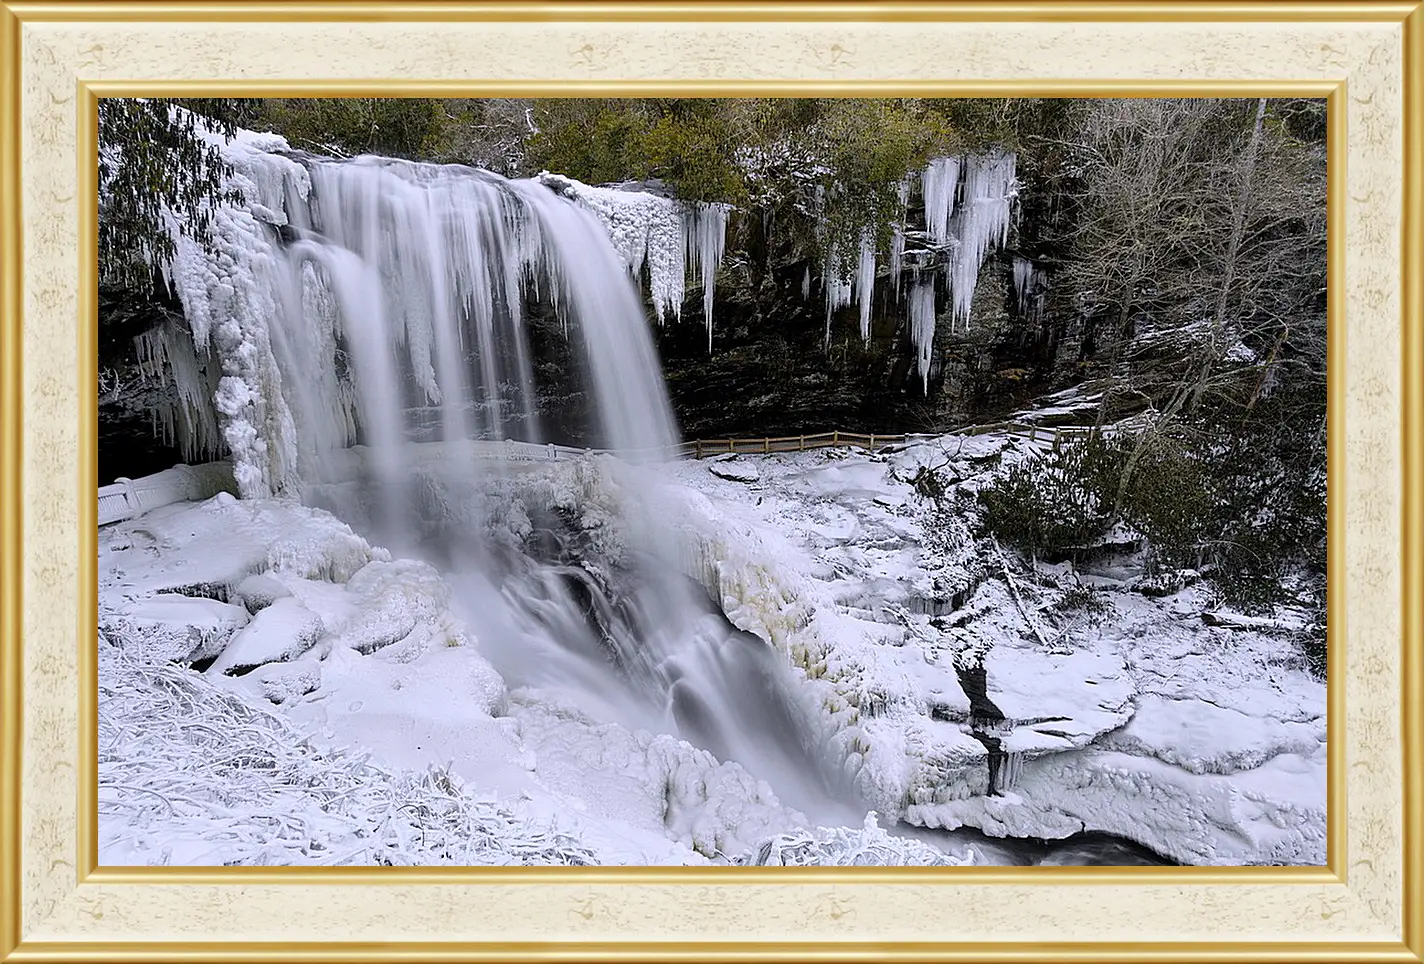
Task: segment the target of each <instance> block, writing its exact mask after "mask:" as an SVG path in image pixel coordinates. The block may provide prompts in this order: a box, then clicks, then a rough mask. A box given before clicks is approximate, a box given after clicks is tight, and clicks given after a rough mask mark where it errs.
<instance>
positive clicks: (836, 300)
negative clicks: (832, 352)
mask: <svg viewBox="0 0 1425 964" xmlns="http://www.w3.org/2000/svg"><path fill="white" fill-rule="evenodd" d="M845 274H846V268H845V265H844V263H843V261H842V258H841V255H840V253H839V252H837V251H836V250H835V249H833V250H831V251H830V252H828V253H827V256H826V273H825V274H824V275H823V277H822V288H823V289H824V290H825V292H826V335H825V343H826V344H827V345H830V344H831V316H832V315H834V314H835V313H836V311H837V310H838V309H840V308H844V307H846V306H847V305H849V304H851V298H852V296H853V294H854V291H853V288H854V285H853V284H852V282H851V281H850V280H849V279H848V280H842V279H843V277H844V276H845Z"/></svg>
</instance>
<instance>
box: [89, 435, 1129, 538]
mask: <svg viewBox="0 0 1425 964" xmlns="http://www.w3.org/2000/svg"><path fill="white" fill-rule="evenodd" d="M1144 423H1145V419H1144V418H1143V417H1137V418H1133V419H1129V420H1127V421H1124V422H1118V423H1116V424H1114V425H1106V426H1103V427H1102V428H1100V429H1094V428H1093V427H1091V426H1079V425H1036V424H1034V423H1032V422H995V423H992V424H989V425H972V426H967V427H964V428H960V429H956V430H954V431H950V432H941V433H938V434H934V435H925V434H920V435H880V434H875V435H868V434H863V433H860V432H818V433H816V434H813V435H784V436H781V437H779V438H757V439H750V438H726V439H694V440H692V441H688V442H681V443H679V444H678V445H677V446H676V447H675V448H674V449H673V450H671V451H664V450H648V451H641V452H632V453H629V452H625V453H622V454H623V455H624V456H631V457H638V456H640V455H642V456H647V457H650V458H667V457H673V458H693V459H703V458H709V457H711V456H715V455H726V454H729V453H732V454H736V455H772V454H775V453H778V452H810V451H814V450H816V449H825V448H860V449H868V450H871V451H875V450H877V449H883V448H886V447H888V446H892V445H908V444H910V443H912V442H923V441H929V440H931V439H937V438H943V437H944V436H947V435H961V436H975V435H992V434H995V433H1000V434H1005V435H1012V436H1014V437H1016V438H1020V439H1024V440H1026V441H1028V442H1029V443H1031V444H1033V445H1036V446H1039V447H1041V448H1053V449H1058V447H1059V446H1060V444H1061V443H1062V442H1064V441H1065V440H1066V439H1073V438H1086V437H1087V436H1089V435H1092V434H1093V433H1094V432H1095V431H1099V432H1102V433H1103V434H1105V435H1116V434H1119V433H1121V432H1125V431H1127V432H1132V431H1138V430H1140V429H1141V428H1142V427H1143V425H1144ZM465 444H466V445H467V446H468V447H469V454H471V455H473V456H474V457H476V458H492V457H493V458H500V459H514V460H517V461H558V460H560V459H566V458H578V457H580V456H583V455H589V454H594V453H602V452H603V451H604V450H600V449H584V448H577V447H574V446H569V445H555V444H553V443H538V442H521V441H518V440H516V439H506V440H504V441H482V440H474V439H472V440H470V441H468V442H466V443H465ZM437 446H439V447H437ZM442 449H443V443H435V444H434V445H433V446H432V448H431V450H430V452H431V457H437V456H439V455H440V452H441V450H442ZM416 461H417V462H419V461H420V457H419V456H417V457H416ZM219 492H233V493H236V486H235V485H234V483H233V476H232V466H231V465H230V464H229V463H227V462H209V463H207V464H206V465H178V466H174V467H173V468H171V469H166V470H164V471H162V472H159V473H157V474H155V475H149V476H145V477H144V478H141V479H118V480H116V481H115V482H114V484H113V485H106V486H101V487H100V489H99V525H101V526H102V525H108V524H110V523H113V522H119V521H121V520H124V519H131V518H133V517H134V516H137V515H142V514H143V513H144V512H147V511H148V510H149V509H156V508H158V507H159V506H162V505H170V504H172V503H174V502H184V501H201V500H203V499H210V498H212V497H213V496H214V495H217V494H218V493H219Z"/></svg>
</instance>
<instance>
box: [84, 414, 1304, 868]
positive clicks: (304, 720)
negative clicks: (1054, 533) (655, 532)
mask: <svg viewBox="0 0 1425 964" xmlns="http://www.w3.org/2000/svg"><path fill="white" fill-rule="evenodd" d="M1018 444H1021V443H1017V442H1013V441H1011V440H1009V439H1006V438H994V437H981V438H974V439H970V438H954V437H947V438H944V439H940V440H937V441H935V442H932V443H927V444H924V445H918V446H913V447H911V448H907V449H905V450H904V451H899V452H883V453H879V454H865V453H846V452H843V451H838V450H827V451H822V452H816V453H806V454H793V455H781V456H768V457H756V458H749V457H738V458H737V459H734V460H723V461H686V462H678V463H673V464H670V465H668V466H665V467H663V468H661V469H656V470H654V469H651V468H647V467H645V469H646V470H647V471H656V472H657V473H659V475H658V482H657V484H656V487H655V491H654V492H653V493H652V494H650V493H648V492H644V491H643V489H642V487H639V489H638V490H637V491H639V492H642V493H643V494H642V495H641V496H640V497H639V498H633V497H632V494H633V492H634V491H635V490H632V489H629V488H628V487H627V486H628V485H629V479H630V478H631V476H630V475H629V474H628V473H627V472H626V471H625V467H624V466H623V465H622V464H621V463H618V462H617V461H616V460H613V459H610V458H607V457H595V458H589V459H581V460H577V461H554V462H530V463H525V464H524V465H522V466H521V467H520V469H519V470H518V471H517V472H516V473H515V474H514V476H513V477H512V478H510V479H508V480H507V481H506V483H505V488H504V489H503V490H500V494H497V495H496V496H492V497H491V501H490V503H489V504H488V505H487V506H485V510H484V511H486V512H488V518H487V521H489V522H491V524H495V523H496V522H497V523H498V525H500V526H504V527H513V528H515V529H519V528H522V527H523V528H525V529H528V528H529V527H530V524H529V522H528V517H529V515H531V514H535V515H536V516H537V513H538V511H539V506H541V505H545V506H547V505H554V504H561V503H562V504H565V505H568V506H571V507H577V510H578V511H579V512H580V513H582V515H581V519H582V521H580V522H579V523H578V524H579V526H580V527H581V528H582V529H583V530H584V531H586V532H588V533H590V534H591V536H592V538H593V542H594V544H596V545H599V546H601V547H602V549H601V550H600V551H601V552H605V553H608V554H614V553H617V552H618V551H619V550H618V546H620V545H621V544H623V543H626V542H628V541H630V539H631V538H632V533H633V530H634V529H636V528H637V527H638V526H639V525H640V520H641V519H642V520H647V519H650V518H654V517H656V518H658V519H659V520H661V522H662V524H663V526H664V527H665V528H670V529H671V530H672V531H676V532H677V534H678V535H677V545H676V546H670V547H669V552H670V553H673V554H674V555H675V556H676V557H677V558H679V559H681V560H682V567H683V568H684V569H685V570H686V572H687V574H688V575H689V576H691V577H693V578H694V579H696V580H698V581H699V582H701V583H703V584H704V585H705V586H706V587H707V588H708V589H709V590H710V594H711V595H712V596H713V598H714V600H715V601H716V602H717V603H718V604H720V606H721V608H722V609H723V611H724V612H725V613H726V614H727V617H728V618H729V619H730V621H731V622H732V623H733V624H734V625H736V626H737V627H738V628H739V629H742V630H745V631H748V632H751V633H755V634H756V635H757V636H759V637H761V638H762V639H764V640H766V641H767V642H768V643H770V644H772V645H773V647H774V648H775V650H776V651H777V652H778V653H780V654H782V658H783V659H784V660H785V661H787V662H788V663H790V664H791V665H792V666H793V667H795V668H796V671H797V672H796V674H795V675H796V688H797V691H798V693H799V694H800V696H799V699H801V700H802V701H803V702H806V703H808V705H810V706H812V707H814V712H815V716H816V719H818V720H819V721H820V724H819V725H820V727H821V739H822V740H823V741H824V743H825V744H826V746H827V747H828V748H829V749H830V751H831V752H832V754H833V756H834V758H835V759H836V760H839V761H840V764H839V765H840V767H841V768H842V770H843V772H844V773H845V775H846V776H847V777H848V778H849V781H850V785H851V786H852V787H854V793H852V794H850V799H848V800H847V801H846V803H847V806H846V809H845V810H844V811H843V812H842V813H841V814H839V815H838V818H837V820H838V822H843V821H844V822H845V823H847V824H848V825H850V826H853V827H854V826H856V825H857V824H859V823H860V822H861V820H860V817H859V816H857V814H864V813H866V811H867V810H875V811H877V812H878V813H879V815H880V821H881V823H882V825H883V826H884V825H888V824H889V823H891V822H896V821H903V822H905V823H907V824H911V825H919V826H921V827H927V828H948V829H954V828H957V827H969V828H976V829H978V830H981V831H983V832H984V833H985V834H987V835H989V836H991V837H999V836H1009V837H1025V838H1051V839H1052V838H1059V837H1068V836H1070V835H1072V834H1075V833H1077V832H1079V831H1084V830H1089V831H1101V832H1107V833H1110V834H1113V835H1116V836H1119V837H1123V838H1127V839H1129V840H1133V841H1137V842H1139V843H1141V844H1144V845H1146V846H1148V847H1150V848H1152V849H1153V850H1156V851H1157V852H1159V853H1161V854H1164V855H1166V856H1169V857H1171V858H1173V859H1175V860H1178V861H1181V862H1186V863H1206V864H1238V863H1278V862H1281V863H1319V862H1322V861H1323V860H1324V841H1325V688H1324V686H1323V685H1322V684H1320V683H1319V682H1317V681H1314V680H1313V679H1312V678H1311V677H1310V676H1309V674H1307V673H1306V672H1305V670H1304V669H1303V668H1301V667H1300V665H1299V661H1298V660H1296V659H1294V658H1293V657H1292V654H1291V652H1290V649H1289V646H1288V645H1287V644H1286V643H1285V642H1284V641H1283V640H1281V639H1280V638H1277V637H1276V636H1274V635H1272V634H1271V633H1270V631H1264V630H1259V629H1253V628H1246V629H1243V628H1228V627H1226V626H1216V627H1214V626H1208V625H1206V624H1205V623H1204V621H1203V619H1202V613H1203V612H1204V610H1205V609H1207V608H1208V606H1209V601H1208V600H1207V599H1206V598H1205V590H1203V589H1202V588H1201V587H1200V586H1188V587H1186V588H1183V589H1182V590H1181V591H1179V592H1177V593H1174V594H1172V595H1168V596H1162V597H1153V596H1148V595H1144V594H1143V593H1141V592H1138V591H1136V590H1135V588H1134V585H1133V582H1132V579H1133V574H1132V571H1131V562H1132V560H1131V559H1123V558H1116V559H1115V558H1110V559H1106V560H1105V561H1104V562H1103V563H1102V565H1100V566H1097V567H1095V568H1093V569H1082V570H1081V571H1079V572H1078V573H1077V574H1072V573H1070V572H1069V571H1068V568H1067V567H1066V566H1062V565H1061V566H1049V565H1044V564H1041V565H1039V566H1038V567H1037V572H1036V571H1032V570H1030V569H1029V568H1028V567H1027V566H1026V565H1025V564H1023V563H1022V562H1019V561H1017V560H1014V559H1011V558H1010V557H1009V556H1008V554H996V553H994V552H993V550H992V549H987V548H986V547H985V546H984V544H977V543H975V542H974V541H973V540H972V539H970V537H969V535H968V531H967V530H966V527H965V525H964V520H963V519H960V518H958V517H957V516H956V515H955V514H954V513H953V512H949V511H947V510H945V509H944V508H942V507H940V506H939V505H938V504H937V503H936V502H935V500H933V499H931V498H928V497H926V496H924V495H922V494H920V493H919V492H918V491H917V489H916V487H915V486H914V485H913V484H912V482H911V481H909V480H912V479H914V478H915V477H916V474H917V472H918V469H919V468H920V467H921V466H924V465H931V466H936V467H939V470H940V472H941V473H942V475H943V476H944V477H945V478H947V479H949V480H955V481H954V484H956V485H961V486H974V485H976V484H977V480H982V479H983V477H984V473H985V472H987V471H990V470H991V468H992V466H993V464H994V463H995V462H996V461H997V460H998V459H1001V458H1011V459H1012V458H1014V457H1015V450H1014V446H1016V445H1018ZM434 498H435V499H436V502H437V503H440V502H441V499H440V497H439V495H437V496H435V497H434ZM456 501H458V500H454V499H451V500H450V501H449V502H447V503H446V504H445V509H448V508H449V507H450V505H452V504H454V503H455V502H456ZM437 511H444V509H440V510H437ZM520 518H524V519H525V522H524V523H520V522H518V521H515V520H518V519H520ZM100 541H101V554H100V570H101V597H100V598H101V640H102V641H103V644H102V645H101V653H102V654H103V657H102V660H101V707H100V709H101V719H102V720H103V721H104V722H103V724H102V725H103V727H104V730H103V732H102V733H101V741H100V742H101V746H103V747H104V748H105V749H104V751H103V755H102V756H101V762H100V780H101V801H102V804H101V811H102V813H101V816H102V820H101V847H102V853H101V862H103V863H130V862H138V863H147V862H174V863H204V862H213V861H221V862H245V863H246V862H272V863H287V862H333V863H340V862H355V863H362V862H372V861H373V860H376V861H381V862H392V863H407V862H409V863H428V862H446V861H448V862H459V863H521V862H534V863H549V862H554V863H676V864H682V863H702V862H706V861H707V860H709V859H711V860H713V861H715V862H724V861H733V862H747V861H756V860H761V861H764V862H765V861H767V860H771V859H773V855H774V854H781V855H782V856H781V857H780V858H778V859H782V860H783V861H784V862H805V861H808V860H811V859H813V858H812V857H811V856H808V853H809V851H808V850H807V848H808V847H812V842H813V841H816V840H820V841H822V842H823V843H818V844H816V847H821V848H822V849H821V850H816V851H815V859H816V860H818V861H828V862H835V861H836V860H838V859H841V858H842V857H844V856H845V854H847V853H849V852H851V851H856V852H858V853H860V852H861V850H863V849H865V848H868V847H869V849H865V852H864V853H861V856H860V857H859V858H858V859H860V860H863V861H867V862H882V861H885V862H895V863H926V862H936V861H948V862H963V861H965V860H971V859H991V860H993V859H994V858H993V856H992V855H991V854H990V852H989V851H986V850H985V849H983V848H975V847H974V845H973V843H972V842H971V841H970V839H969V838H965V837H963V836H956V835H953V834H952V835H943V836H942V837H941V838H940V839H939V840H937V841H936V846H935V847H931V846H928V845H927V844H925V843H920V842H916V841H914V840H911V839H907V838H905V837H897V836H892V837H886V836H885V835H884V834H883V833H881V832H879V831H874V830H856V831H851V830H839V831H838V830H831V829H827V830H823V831H818V832H813V833H811V836H808V833H809V831H811V828H812V824H814V823H815V822H817V821H813V820H810V819H808V817H806V816H804V815H803V814H802V813H799V812H798V811H796V810H794V809H791V808H789V807H787V806H785V805H784V804H783V802H782V800H781V799H780V798H779V796H778V793H779V787H778V786H777V785H776V781H777V779H778V778H782V777H783V776H784V774H783V773H781V772H776V773H772V772H768V773H758V772H749V771H748V769H746V768H745V767H744V766H742V765H740V764H738V763H733V762H724V761H720V760H718V759H717V758H715V757H714V756H713V755H712V754H711V753H709V752H708V751H707V750H703V749H698V748H696V747H694V746H692V745H690V744H689V743H687V742H686V741H684V740H681V739H678V738H677V737H675V736H672V735H658V734H657V733H655V732H653V731H650V730H649V729H646V728H640V727H639V725H638V722H639V721H638V719H637V718H636V717H631V718H627V719H624V720H620V719H619V716H620V714H621V713H623V712H624V711H627V707H626V706H625V707H623V708H622V709H620V708H617V707H613V708H611V707H608V706H601V705H600V703H599V701H598V700H597V699H589V698H585V697H586V696H587V694H585V697H581V696H580V695H579V693H578V692H577V691H575V690H574V689H573V688H571V687H569V686H566V685H560V683H559V682H558V681H554V680H551V681H549V682H547V683H545V684H543V685H530V686H524V687H520V688H516V689H514V690H513V691H511V690H509V689H508V687H507V683H506V681H505V680H503V679H502V678H501V676H500V674H499V673H497V671H496V670H495V668H494V667H493V666H492V665H491V663H490V662H489V652H495V653H498V652H499V647H498V645H497V640H496V639H495V638H494V637H495V635H496V634H498V633H500V632H502V630H501V628H500V625H499V624H498V623H494V622H490V619H491V618H492V616H491V615H490V614H491V613H492V612H493V610H490V609H487V608H484V607H483V605H482V604H481V603H480V599H481V598H482V597H480V596H479V595H478V594H473V593H474V590H473V589H471V587H470V584H468V583H466V582H462V581H460V580H459V579H456V581H455V582H454V583H452V582H451V581H450V580H451V577H449V576H444V577H443V576H442V575H441V572H440V571H438V570H437V569H436V568H434V567H432V566H431V565H430V564H427V563H422V562H417V561H413V560H393V559H392V558H391V557H390V554H389V553H388V552H386V551H385V550H383V549H380V548H376V547H373V546H371V545H370V544H369V543H368V542H367V541H366V540H365V539H363V538H361V537H360V536H358V535H357V534H356V533H355V532H353V531H352V530H351V529H350V528H348V527H347V526H346V525H344V524H342V523H341V522H339V521H337V520H336V519H335V518H334V517H332V516H330V515H328V514H327V513H325V512H323V511H320V510H316V509H308V508H304V507H301V506H298V505H295V504H292V503H280V502H272V501H261V500H254V501H237V500H234V499H232V498H231V497H230V496H227V495H220V496H218V497H217V498H215V499H212V500H209V501H207V502H204V503H198V504H179V505H174V506H168V507H165V508H162V509H157V510H154V511H152V512H150V513H148V514H147V515H144V516H141V517H139V518H137V519H135V520H132V521H130V522H127V523H122V524H120V525H117V526H113V527H110V528H107V529H105V530H103V531H102V532H101V540H100ZM591 564H592V557H591ZM1080 583H1082V584H1084V585H1093V586H1095V587H1096V588H1097V590H1098V591H1097V594H1096V597H1097V600H1098V602H1097V605H1096V606H1094V607H1089V608H1087V609H1080V610H1076V609H1074V608H1072V606H1071V605H1066V600H1067V602H1068V603H1070V604H1071V603H1072V600H1073V596H1072V594H1073V592H1074V588H1075V586H1076V585H1077V584H1080ZM452 586H457V587H459V588H458V589H453V588H452ZM1079 593H1080V594H1082V590H1079ZM487 633H488V634H489V636H490V638H489V639H487V638H486V634H487ZM490 646H495V650H493V651H491V650H490V649H489V647H490ZM190 662H191V663H193V664H194V665H195V667H196V669H195V670H188V669H184V668H182V664H184V663H190ZM197 670H202V672H201V673H200V672H198V671H197ZM611 698H612V697H611ZM630 712H631V711H630ZM175 720H176V721H179V723H178V725H177V726H176V727H175V726H172V725H170V723H169V722H165V721H175ZM216 734H224V735H225V736H224V738H223V739H221V740H220V739H218V737H217V736H216ZM228 734H236V735H238V736H239V737H240V739H239V740H237V741H236V742H234V741H233V740H232V739H231V738H229V737H228V736H226V735H228ZM987 739H988V741H990V742H987ZM992 752H993V755H994V756H995V757H996V758H997V763H998V766H997V767H996V770H997V776H996V778H995V783H996V785H995V786H994V787H993V789H994V790H995V791H996V792H994V793H993V794H992V793H990V792H989V791H990V790H991V789H992V787H991V774H990V770H991V766H990V760H991V756H992ZM769 780H771V781H773V782H772V784H771V785H769V783H768V782H767V781H769ZM343 788H348V789H343ZM789 789H791V788H789ZM857 801H859V804H858V803H857ZM858 806H859V809H857V807H858ZM818 833H819V834H820V836H817V834H818ZM774 841H780V842H778V843H774ZM794 842H795V845H794ZM823 844H824V846H823ZM872 844H874V845H875V846H871V845H872ZM788 848H790V849H788ZM813 850H815V848H813ZM972 850H975V851H977V852H976V854H975V856H972ZM987 855H988V856H987Z"/></svg>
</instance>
